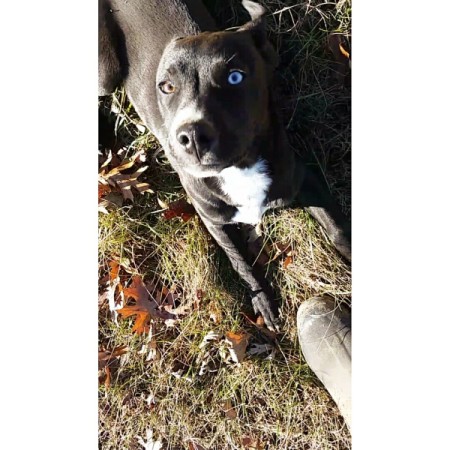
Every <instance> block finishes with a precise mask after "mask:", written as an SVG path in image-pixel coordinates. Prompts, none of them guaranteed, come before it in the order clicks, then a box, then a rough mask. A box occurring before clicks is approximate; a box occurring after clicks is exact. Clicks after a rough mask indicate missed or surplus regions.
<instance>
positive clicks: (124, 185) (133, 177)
mask: <svg viewBox="0 0 450 450" xmlns="http://www.w3.org/2000/svg"><path fill="white" fill-rule="evenodd" d="M143 153H144V151H143V150H139V151H138V152H136V153H135V154H134V155H133V156H132V157H131V158H130V159H128V160H126V161H125V162H122V164H120V165H119V166H117V167H114V168H113V169H111V170H110V171H109V172H106V165H107V162H109V161H107V162H106V163H104V164H103V165H102V167H101V170H100V173H99V196H100V191H102V192H103V191H104V190H105V188H101V187H100V186H104V185H108V184H109V186H111V187H114V188H118V189H119V190H120V192H121V193H122V195H123V197H124V199H128V200H133V199H134V197H133V192H132V190H131V188H134V189H136V190H137V191H138V192H139V193H143V192H153V191H152V190H151V189H150V185H149V184H148V183H142V182H141V181H138V177H139V175H141V174H142V173H143V172H144V171H145V170H147V168H148V166H144V167H140V168H139V169H137V170H136V171H135V172H134V173H132V174H123V173H122V172H123V171H124V170H127V169H129V168H131V167H132V166H133V165H134V164H135V162H136V160H137V159H138V158H139V159H140V157H142V155H143Z"/></svg>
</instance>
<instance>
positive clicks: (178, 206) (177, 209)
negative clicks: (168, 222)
mask: <svg viewBox="0 0 450 450" xmlns="http://www.w3.org/2000/svg"><path fill="white" fill-rule="evenodd" d="M167 208H168V209H167V210H166V211H164V213H163V216H164V218H165V219H173V218H174V217H181V218H182V219H183V221H184V222H187V221H188V220H189V219H191V218H192V217H193V216H194V214H195V208H194V207H193V206H192V205H191V204H190V203H188V202H187V201H186V200H185V199H180V200H177V201H175V202H172V203H169V204H168V205H167Z"/></svg>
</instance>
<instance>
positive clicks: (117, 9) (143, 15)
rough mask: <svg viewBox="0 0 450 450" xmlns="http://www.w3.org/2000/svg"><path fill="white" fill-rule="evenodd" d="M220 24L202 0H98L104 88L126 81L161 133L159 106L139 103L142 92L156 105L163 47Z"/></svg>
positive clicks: (147, 118)
mask: <svg viewBox="0 0 450 450" xmlns="http://www.w3.org/2000/svg"><path fill="white" fill-rule="evenodd" d="M215 28H216V26H215V23H214V20H213V19H212V18H211V16H210V15H209V13H208V11H207V10H206V8H205V6H204V5H203V3H202V2H201V0H186V1H181V0H148V1H131V0H130V1H127V2H124V1H120V0H99V47H100V48H99V92H100V94H101V95H106V94H109V93H111V92H112V91H113V90H114V89H115V88H116V87H117V86H118V85H119V84H121V83H123V84H124V85H125V88H126V91H127V95H128V96H129V98H130V100H131V102H132V103H133V105H134V106H135V108H136V110H137V113H138V114H139V115H140V116H141V118H142V119H143V120H144V121H145V122H146V124H147V125H148V126H149V127H150V128H151V130H152V131H153V132H155V133H156V132H157V130H158V129H159V128H160V127H161V120H162V118H161V116H160V114H159V112H158V111H157V110H156V109H153V110H152V113H151V114H148V112H147V111H144V110H139V107H138V105H139V104H141V99H143V98H145V99H146V103H147V104H151V105H156V97H155V85H154V80H155V78H156V70H157V68H158V64H159V57H160V56H161V55H162V53H163V51H164V48H165V47H166V45H167V43H168V42H169V41H171V40H172V39H174V38H176V37H183V36H188V35H193V34H198V33H199V32H200V31H210V30H215ZM155 55H157V56H156V57H155ZM158 56H159V57H158ZM142 80H148V83H146V84H143V83H142ZM152 81H153V82H152Z"/></svg>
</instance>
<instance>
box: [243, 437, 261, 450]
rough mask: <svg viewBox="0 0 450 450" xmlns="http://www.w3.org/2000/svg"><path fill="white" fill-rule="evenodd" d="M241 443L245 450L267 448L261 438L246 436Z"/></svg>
mask: <svg viewBox="0 0 450 450" xmlns="http://www.w3.org/2000/svg"><path fill="white" fill-rule="evenodd" d="M241 442H242V445H243V446H244V448H245V450H264V447H265V445H264V444H263V443H262V442H261V440H260V439H259V438H253V437H248V436H245V437H243V438H242V441H241Z"/></svg>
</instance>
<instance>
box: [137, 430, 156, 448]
mask: <svg viewBox="0 0 450 450" xmlns="http://www.w3.org/2000/svg"><path fill="white" fill-rule="evenodd" d="M146 439H147V442H145V441H144V440H143V439H142V438H141V437H140V436H137V440H138V442H139V444H141V445H142V446H143V447H144V450H161V449H162V442H161V441H154V440H153V430H152V429H151V428H147V431H146Z"/></svg>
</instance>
